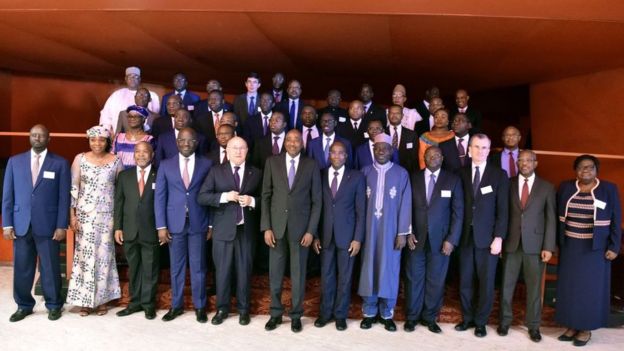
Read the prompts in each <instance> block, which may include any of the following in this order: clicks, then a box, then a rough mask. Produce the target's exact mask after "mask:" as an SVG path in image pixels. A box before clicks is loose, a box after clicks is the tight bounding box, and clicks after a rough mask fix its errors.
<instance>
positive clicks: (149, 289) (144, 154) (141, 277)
mask: <svg viewBox="0 0 624 351" xmlns="http://www.w3.org/2000/svg"><path fill="white" fill-rule="evenodd" d="M153 158H154V150H153V149H152V145H151V144H150V143H147V142H144V141H141V142H139V143H137V144H136V145H135V147H134V160H135V162H136V167H131V168H129V169H127V170H125V171H123V172H121V173H120V174H119V176H118V177H117V184H116V185H115V212H114V217H115V218H114V229H115V241H116V242H117V244H119V245H122V247H123V250H124V253H125V255H126V259H127V260H128V269H129V272H130V289H129V290H130V303H129V304H128V307H126V308H125V309H123V310H121V311H119V312H117V315H118V316H119V317H125V316H129V315H131V314H133V313H135V312H139V311H145V318H147V319H154V318H156V306H155V300H156V291H157V288H158V275H159V273H160V272H159V266H158V264H159V262H160V261H159V253H160V250H159V248H158V234H157V232H156V219H155V217H154V184H155V181H156V168H155V167H153V166H152V159H153Z"/></svg>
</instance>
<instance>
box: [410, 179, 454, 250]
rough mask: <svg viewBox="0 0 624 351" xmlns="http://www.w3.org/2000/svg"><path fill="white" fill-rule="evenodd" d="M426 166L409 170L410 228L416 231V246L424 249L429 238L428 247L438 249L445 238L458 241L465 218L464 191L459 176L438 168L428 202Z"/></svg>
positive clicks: (418, 248)
mask: <svg viewBox="0 0 624 351" xmlns="http://www.w3.org/2000/svg"><path fill="white" fill-rule="evenodd" d="M428 181H429V179H425V170H421V171H418V172H416V173H414V174H412V221H413V224H412V228H414V234H415V235H416V240H418V241H417V243H416V250H423V249H424V248H425V242H426V241H427V240H429V244H430V245H431V250H433V251H435V252H440V251H441V250H442V244H443V242H444V241H445V240H446V241H448V242H450V243H451V244H453V246H458V245H459V239H460V237H461V232H462V224H463V220H464V192H463V189H462V183H461V179H460V178H459V177H458V176H457V175H455V174H453V173H451V172H448V171H445V170H443V169H442V170H440V173H439V174H438V178H437V180H436V183H435V186H434V188H433V193H432V194H431V201H430V202H429V204H427V191H426V187H425V182H428Z"/></svg>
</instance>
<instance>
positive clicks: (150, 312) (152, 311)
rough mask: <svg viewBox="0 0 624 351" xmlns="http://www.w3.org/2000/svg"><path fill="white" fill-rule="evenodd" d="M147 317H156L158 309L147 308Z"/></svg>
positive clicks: (150, 318)
mask: <svg viewBox="0 0 624 351" xmlns="http://www.w3.org/2000/svg"><path fill="white" fill-rule="evenodd" d="M144 310H145V318H146V319H149V320H152V319H154V318H156V309H155V308H154V307H149V308H145V309H144Z"/></svg>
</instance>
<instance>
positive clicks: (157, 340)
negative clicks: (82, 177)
mask: <svg viewBox="0 0 624 351" xmlns="http://www.w3.org/2000/svg"><path fill="white" fill-rule="evenodd" d="M12 279H13V278H12V267H9V266H0V340H1V342H2V348H1V349H2V350H7V351H18V350H46V351H49V350H88V351H98V350H106V351H111V350H154V351H156V350H163V349H172V350H175V351H182V350H198V349H204V350H236V351H238V350H241V351H242V350H245V349H250V348H252V347H253V348H254V349H256V350H262V351H269V350H294V349H296V350H355V349H357V350H378V351H379V350H408V349H409V350H460V349H461V350H463V351H466V350H479V351H485V350H539V349H543V350H553V349H556V350H578V348H576V347H574V346H572V345H571V344H569V343H563V342H560V341H557V340H556V337H557V336H558V335H559V334H560V333H561V331H562V330H561V329H560V328H542V335H543V337H544V339H543V340H542V342H541V343H539V344H535V343H533V342H531V341H530V340H529V339H528V336H527V334H526V329H525V328H524V327H513V328H512V329H511V331H510V333H509V335H508V336H507V337H500V336H498V335H496V331H495V330H494V328H492V326H488V329H487V331H488V336H487V337H485V338H483V339H478V338H476V337H475V336H474V335H473V334H472V332H471V331H466V332H463V333H460V332H456V331H455V330H453V325H452V324H441V325H440V326H441V327H442V330H443V332H442V333H441V334H439V335H436V334H432V333H430V332H429V331H428V330H427V329H426V328H424V327H421V326H418V327H417V328H416V331H414V332H412V333H406V332H404V331H403V328H402V327H403V323H402V322H401V323H398V327H399V331H397V332H394V333H390V332H387V331H385V330H384V329H383V327H381V326H379V325H375V326H373V328H372V329H370V330H368V331H365V330H361V329H360V328H359V320H349V322H348V329H347V330H346V331H344V332H338V331H336V329H335V328H334V326H333V324H330V325H327V326H326V327H325V328H322V329H319V328H315V327H314V325H313V323H314V319H313V318H304V319H303V331H302V332H301V333H299V334H294V333H292V332H291V331H290V323H289V320H288V318H285V319H284V322H285V323H284V324H282V325H281V326H279V327H278V328H277V329H276V330H274V331H272V332H267V331H265V330H264V323H265V322H266V321H267V319H268V317H267V316H266V315H260V316H254V317H252V320H251V323H250V324H249V325H248V326H245V327H243V326H240V325H239V324H238V316H236V315H232V316H230V318H228V319H226V320H225V322H224V323H223V324H222V325H220V326H213V325H211V324H210V323H208V324H199V323H197V322H196V321H195V316H194V313H192V312H190V311H187V312H186V313H185V314H184V315H182V316H180V317H178V318H177V319H176V320H174V321H172V322H168V323H165V322H162V321H161V320H160V317H161V316H162V315H164V313H165V311H164V310H160V311H158V315H159V317H158V318H157V319H156V320H152V321H149V320H146V319H145V318H144V317H143V314H142V313H137V314H134V315H131V316H128V317H124V318H119V317H116V316H115V313H114V312H116V311H118V310H119V309H120V308H119V307H117V308H113V309H112V310H111V311H110V312H109V313H108V314H107V315H105V316H95V315H91V316H88V317H80V316H79V315H78V313H77V309H76V308H73V307H72V306H66V307H65V311H64V314H63V317H62V318H61V319H60V320H58V321H56V322H51V321H49V320H48V319H47V314H46V311H45V307H44V306H43V302H42V301H41V298H40V297H37V305H36V306H35V313H34V314H33V315H30V316H28V317H26V319H24V320H23V321H20V322H17V323H10V322H9V316H10V315H11V313H13V312H14V311H15V308H16V307H15V304H14V302H13V298H12V289H11V286H12ZM211 312H212V311H211ZM213 314H214V313H211V314H210V315H209V318H211V317H212V315H213ZM622 345H624V328H617V329H600V330H597V331H594V333H593V336H592V339H591V341H590V343H589V344H588V345H587V346H586V347H585V349H588V350H605V351H606V350H618V351H619V350H622Z"/></svg>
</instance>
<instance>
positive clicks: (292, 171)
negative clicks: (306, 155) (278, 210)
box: [288, 160, 295, 189]
mask: <svg viewBox="0 0 624 351" xmlns="http://www.w3.org/2000/svg"><path fill="white" fill-rule="evenodd" d="M294 182H295V160H290V169H289V170H288V189H292V186H293V183H294Z"/></svg>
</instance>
